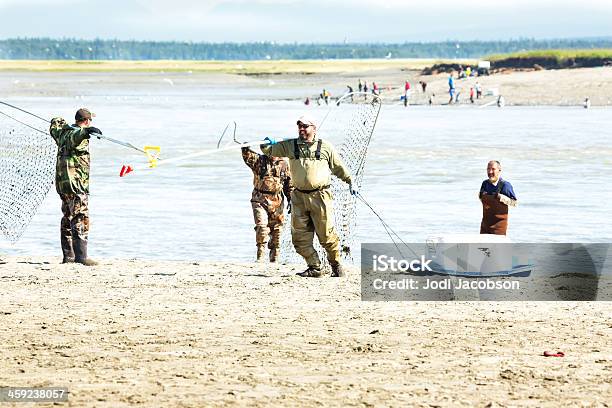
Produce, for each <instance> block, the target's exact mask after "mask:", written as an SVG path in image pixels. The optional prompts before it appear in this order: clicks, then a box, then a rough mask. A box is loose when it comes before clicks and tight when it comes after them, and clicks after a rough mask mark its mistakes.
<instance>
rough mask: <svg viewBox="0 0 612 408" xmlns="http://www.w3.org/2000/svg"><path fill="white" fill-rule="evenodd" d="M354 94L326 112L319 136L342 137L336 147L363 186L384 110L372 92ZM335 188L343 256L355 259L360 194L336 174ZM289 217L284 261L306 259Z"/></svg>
mask: <svg viewBox="0 0 612 408" xmlns="http://www.w3.org/2000/svg"><path fill="white" fill-rule="evenodd" d="M353 95H354V98H353V99H354V102H349V103H341V102H348V101H349V100H350V99H351V98H350V94H349V95H345V96H344V97H343V98H341V99H340V100H339V101H338V106H337V107H334V108H332V109H333V110H330V112H329V113H328V115H329V116H331V117H330V118H328V117H327V116H326V117H325V118H324V119H323V122H322V123H321V126H320V127H319V133H318V136H319V137H321V138H322V139H326V140H330V141H332V142H333V141H341V143H340V144H336V145H335V147H336V149H337V152H338V154H339V155H340V157H341V158H342V161H343V162H344V165H345V166H346V168H347V169H348V170H349V172H350V173H351V176H352V181H353V186H356V187H357V189H360V188H361V181H362V179H363V173H364V168H365V163H366V158H367V153H368V147H369V145H370V140H371V139H372V134H373V133H374V127H375V126H376V121H377V119H378V113H379V112H380V107H381V100H380V98H379V97H377V96H375V95H371V94H370V95H364V94H362V93H354V94H353ZM363 96H366V97H367V98H368V100H367V101H365V100H364V99H363ZM323 124H325V127H323ZM331 190H332V194H333V197H334V224H335V226H336V232H337V233H338V236H339V237H340V251H341V253H342V259H343V260H344V261H349V262H352V261H353V251H355V248H354V243H355V242H354V237H353V231H354V230H355V203H356V198H355V197H354V196H352V195H351V194H350V192H349V189H348V186H347V184H346V183H344V182H343V181H341V180H339V179H338V178H336V177H335V176H332V183H331ZM285 219H286V221H285V227H284V228H283V233H282V237H281V262H283V263H302V262H303V259H302V257H301V256H299V255H298V254H297V253H296V252H295V249H294V248H293V244H292V242H291V214H287V213H286V210H285ZM314 241H315V242H314V246H315V249H316V250H317V253H318V254H319V259H321V265H322V267H324V268H326V267H327V266H328V264H329V262H328V261H327V254H326V253H325V250H324V249H323V248H322V247H321V245H320V244H319V241H318V239H317V237H316V235H315V238H314Z"/></svg>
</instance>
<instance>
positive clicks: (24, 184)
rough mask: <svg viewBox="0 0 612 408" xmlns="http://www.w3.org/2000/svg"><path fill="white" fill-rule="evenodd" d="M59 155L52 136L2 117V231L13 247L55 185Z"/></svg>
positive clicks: (0, 133)
mask: <svg viewBox="0 0 612 408" xmlns="http://www.w3.org/2000/svg"><path fill="white" fill-rule="evenodd" d="M56 154H57V147H56V146H55V143H54V142H53V139H52V138H51V136H49V135H48V134H46V133H45V132H43V131H39V130H34V129H33V128H32V127H30V126H29V125H25V124H22V125H20V124H18V123H16V122H15V121H13V120H11V119H8V118H7V116H6V115H0V231H1V232H2V235H4V236H5V237H6V238H7V239H8V240H9V241H11V242H12V243H15V242H17V240H19V238H20V237H21V235H22V234H23V232H24V231H25V229H26V227H27V226H28V224H29V223H30V221H31V220H32V217H33V216H34V214H36V211H37V210H38V207H39V206H40V204H41V203H42V202H43V200H44V199H45V196H46V195H47V193H48V191H49V188H50V187H51V184H52V183H53V178H54V175H55V160H56V159H55V157H56Z"/></svg>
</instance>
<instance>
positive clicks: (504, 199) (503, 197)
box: [497, 194, 517, 207]
mask: <svg viewBox="0 0 612 408" xmlns="http://www.w3.org/2000/svg"><path fill="white" fill-rule="evenodd" d="M497 199H498V200H499V202H500V203H502V204H506V205H507V206H509V207H516V205H517V200H513V199H511V198H510V197H508V196H507V195H504V194H497Z"/></svg>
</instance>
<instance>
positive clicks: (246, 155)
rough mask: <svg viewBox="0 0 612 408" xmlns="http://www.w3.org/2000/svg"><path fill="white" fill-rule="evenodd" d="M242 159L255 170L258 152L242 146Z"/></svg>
mask: <svg viewBox="0 0 612 408" xmlns="http://www.w3.org/2000/svg"><path fill="white" fill-rule="evenodd" d="M241 150H242V160H244V162H245V163H246V165H247V166H249V167H250V168H251V170H253V171H256V170H257V162H258V161H259V154H257V153H255V152H254V151H252V150H251V149H249V148H248V147H243V148H242V149H241Z"/></svg>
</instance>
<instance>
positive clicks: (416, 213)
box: [0, 89, 612, 261]
mask: <svg viewBox="0 0 612 408" xmlns="http://www.w3.org/2000/svg"><path fill="white" fill-rule="evenodd" d="M240 92H241V91H240V89H238V90H234V91H231V92H229V91H226V92H224V93H220V94H219V93H217V94H214V95H211V96H210V97H203V96H202V94H201V92H198V93H197V94H195V93H194V94H189V93H188V92H186V93H185V92H182V93H180V94H174V95H163V96H160V95H153V96H147V95H137V94H135V95H131V96H130V95H126V94H129V93H126V94H123V95H120V94H109V95H98V96H88V97H85V98H79V99H76V100H75V98H68V97H66V98H48V97H22V98H15V99H13V100H12V102H13V103H15V104H18V105H20V106H24V107H28V108H30V109H31V110H33V111H36V112H37V113H42V114H45V113H47V115H48V116H50V117H51V116H54V115H62V116H64V117H67V118H70V117H72V115H73V112H74V111H75V110H76V108H77V107H80V106H82V105H83V106H88V107H90V108H92V110H94V111H95V112H96V113H97V115H98V116H97V118H96V120H95V121H94V125H95V126H97V127H99V128H101V129H102V130H103V131H104V134H105V135H108V136H110V137H114V138H117V139H122V140H127V141H130V142H131V143H132V144H134V145H136V146H143V145H159V146H161V148H162V155H163V156H165V157H172V156H178V155H183V154H188V153H190V152H194V151H197V150H204V149H209V148H214V147H215V146H216V143H217V140H218V138H219V135H220V134H221V131H222V130H223V128H224V127H225V125H226V124H227V123H228V122H231V121H236V122H237V124H238V137H239V138H240V139H242V140H254V139H260V138H263V137H265V136H269V135H270V136H276V137H291V136H294V135H296V127H295V120H296V118H297V117H298V116H299V115H300V114H301V113H302V112H304V111H305V110H308V111H310V113H311V114H312V115H313V116H315V117H316V118H319V119H322V118H323V117H324V116H325V115H326V114H327V113H328V109H329V108H328V107H325V106H316V104H315V105H314V106H309V107H305V106H304V105H303V104H302V103H301V102H299V101H295V100H293V101H292V100H282V99H283V98H281V97H282V96H284V95H283V94H282V92H281V93H280V94H278V95H277V94H270V92H268V91H266V90H255V91H251V93H253V92H254V94H253V95H251V94H249V95H250V96H249V98H241V93H240ZM332 109H333V108H332ZM338 109H341V108H338ZM333 113H334V112H332V115H331V116H330V118H333V117H334V116H333ZM330 120H333V119H330ZM33 123H36V122H33ZM41 127H42V128H44V126H41ZM610 129H612V114H610V110H609V109H605V108H602V109H594V108H592V109H588V110H586V109H582V108H568V107H563V108H561V107H559V108H557V107H505V108H502V109H499V108H496V107H490V108H483V109H480V108H475V107H471V106H467V105H464V106H452V107H442V106H440V107H426V106H419V107H417V106H411V107H408V108H404V107H403V106H401V105H397V104H395V105H391V104H388V105H383V107H382V110H381V113H380V116H379V120H378V124H377V127H376V129H375V133H374V137H373V139H372V143H371V145H370V150H369V156H368V161H367V165H366V170H365V173H364V179H363V186H362V188H361V191H362V194H363V196H364V197H365V198H366V199H367V200H368V201H369V202H370V204H371V205H372V206H373V207H374V208H375V209H376V210H377V211H378V212H379V213H380V214H381V215H382V217H383V218H384V219H385V221H386V222H387V223H388V224H389V225H391V227H392V228H393V229H394V230H395V231H396V232H397V233H399V234H400V236H401V237H402V239H403V240H404V241H406V242H423V241H424V240H425V239H426V238H427V237H428V236H430V235H440V234H451V233H478V231H479V225H480V217H481V206H480V202H479V200H478V199H477V192H478V189H479V187H480V183H481V182H482V180H483V179H484V178H486V172H485V169H486V165H487V161H488V160H490V159H496V160H499V161H500V162H501V163H502V167H503V172H502V177H504V178H505V179H506V180H508V181H510V182H511V183H512V185H513V186H514V189H515V192H516V194H517V197H518V199H519V202H520V204H519V207H517V208H513V209H511V214H510V224H509V236H510V237H511V239H512V240H514V241H516V242H611V241H612V216H611V214H612V211H611V209H612V205H611V203H612V184H611V183H610V180H609V175H610V171H611V170H612V147H611V145H612V143H611V134H610ZM330 136H331V139H334V136H333V135H330ZM332 141H333V142H336V143H339V142H340V141H341V140H332ZM91 155H92V172H91V196H90V216H91V232H90V254H91V255H92V256H93V257H101V258H154V259H189V260H192V259H193V260H200V259H202V260H236V261H246V260H250V259H252V258H253V256H254V252H255V245H254V231H253V221H252V215H251V208H250V203H249V199H250V194H251V181H252V177H251V172H250V170H249V169H248V168H247V167H246V166H245V165H244V164H243V162H242V160H241V157H240V153H239V151H230V152H222V153H218V154H213V155H209V156H204V157H201V158H197V159H193V160H191V161H186V162H182V163H180V164H177V165H174V166H170V165H168V166H167V167H165V168H162V167H160V168H158V169H156V170H153V171H145V172H141V173H140V174H139V173H138V172H135V173H134V174H131V175H130V176H128V177H125V178H119V177H118V173H119V169H120V168H121V166H122V165H123V164H128V163H129V164H134V165H138V164H143V158H142V157H141V156H140V155H138V153H135V154H132V152H131V151H129V150H126V149H125V148H123V147H120V146H116V145H113V144H109V143H107V142H104V141H98V140H93V141H92V146H91ZM142 173H145V174H142ZM60 218H61V212H60V201H59V198H58V196H57V194H56V193H55V190H54V187H52V188H51V191H50V193H49V194H48V196H47V198H46V199H45V201H44V202H43V204H42V206H41V207H40V209H39V211H38V213H37V215H36V216H35V217H34V218H33V220H32V223H31V224H30V226H29V227H28V229H27V231H26V233H25V234H24V235H23V237H22V238H21V240H20V241H18V242H17V243H16V244H14V245H11V244H9V243H8V242H7V241H5V240H2V241H0V253H4V254H9V255H57V256H60V254H61V251H60V248H59V220H60ZM355 237H356V240H357V242H389V239H388V238H387V235H386V233H385V231H384V229H383V228H382V226H381V225H380V223H379V221H378V220H377V219H376V218H375V217H374V216H373V215H372V214H371V213H370V212H369V210H368V209H367V208H365V207H364V206H359V207H358V211H357V227H356V231H355Z"/></svg>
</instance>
